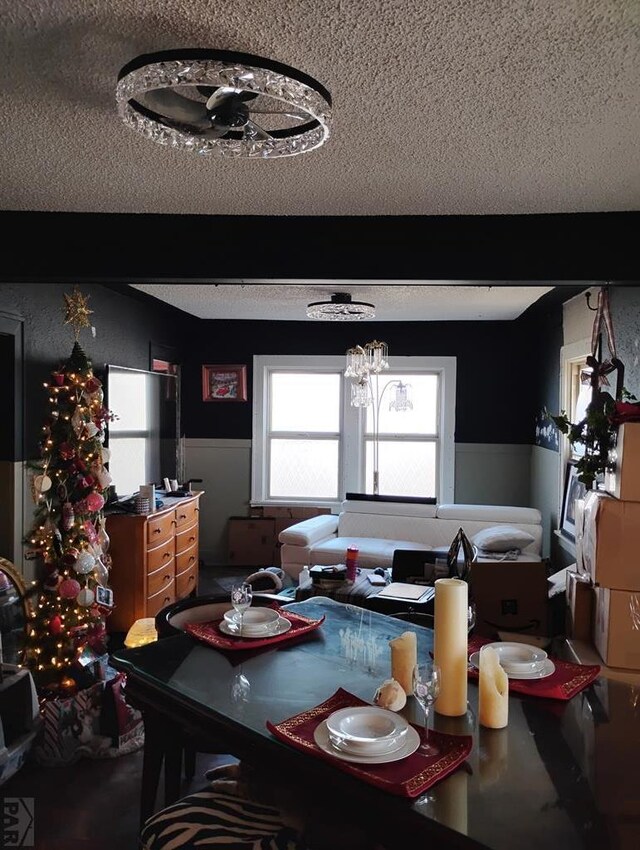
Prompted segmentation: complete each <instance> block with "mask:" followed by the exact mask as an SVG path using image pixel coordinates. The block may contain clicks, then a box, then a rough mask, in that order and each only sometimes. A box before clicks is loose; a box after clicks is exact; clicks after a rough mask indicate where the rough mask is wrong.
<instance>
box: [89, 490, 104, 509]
mask: <svg viewBox="0 0 640 850" xmlns="http://www.w3.org/2000/svg"><path fill="white" fill-rule="evenodd" d="M84 503H85V508H86V510H87V511H88V512H89V513H97V512H98V511H101V510H102V509H103V507H104V497H103V496H101V495H100V493H96V492H95V491H94V492H93V493H89V495H88V496H87V497H86V498H85V500H84Z"/></svg>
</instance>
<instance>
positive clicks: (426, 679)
mask: <svg viewBox="0 0 640 850" xmlns="http://www.w3.org/2000/svg"><path fill="white" fill-rule="evenodd" d="M439 693H440V668H439V667H438V665H437V664H435V663H434V662H433V661H425V662H424V663H423V664H416V667H415V670H414V673H413V695H414V696H415V698H416V699H417V700H418V702H419V703H420V705H421V706H422V708H423V710H424V741H423V743H422V744H421V745H420V747H419V752H421V753H424V754H425V755H429V756H434V755H437V753H438V748H437V747H434V746H433V745H432V744H430V743H429V712H430V709H431V706H432V705H433V703H434V702H435V701H436V699H437V697H438V694H439Z"/></svg>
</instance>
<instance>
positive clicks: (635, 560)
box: [576, 491, 640, 590]
mask: <svg viewBox="0 0 640 850" xmlns="http://www.w3.org/2000/svg"><path fill="white" fill-rule="evenodd" d="M576 530H577V533H578V534H579V535H580V536H581V539H580V547H579V548H580V552H581V564H582V567H583V569H584V570H585V571H586V572H588V574H589V575H590V576H591V580H592V582H593V583H594V584H599V585H602V586H603V587H611V588H614V589H615V590H640V502H622V501H620V500H619V499H614V498H613V497H612V496H609V495H608V494H606V493H599V492H594V491H591V492H590V493H587V495H586V497H585V500H584V520H583V527H582V529H581V530H580V531H578V529H577V527H576ZM576 554H577V553H576Z"/></svg>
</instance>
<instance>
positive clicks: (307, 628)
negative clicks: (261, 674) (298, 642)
mask: <svg viewBox="0 0 640 850" xmlns="http://www.w3.org/2000/svg"><path fill="white" fill-rule="evenodd" d="M278 613H279V614H280V616H281V617H284V618H285V619H287V620H289V621H290V623H291V628H290V629H289V631H288V632H285V633H284V634H282V635H274V636H273V637H266V638H259V639H256V638H253V639H247V638H236V637H229V636H228V635H225V634H224V633H223V632H221V631H220V628H219V626H220V622H221V620H212V621H211V622H209V623H189V624H188V625H187V626H185V629H186V631H187V632H188V633H189V634H190V635H193V637H195V638H198V640H201V641H203V643H208V644H209V646H214V647H215V648H216V649H259V648H260V647H261V646H271V644H274V643H281V642H282V641H285V640H292V639H293V638H297V637H300V636H301V635H304V634H307V632H312V631H313V630H314V629H317V628H318V627H319V626H320V625H322V623H323V622H324V617H320V619H319V620H312V619H311V618H310V617H303V616H302V614H294V613H293V612H292V611H287V610H286V609H284V608H281V609H279V611H278Z"/></svg>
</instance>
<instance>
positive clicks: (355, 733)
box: [315, 705, 420, 764]
mask: <svg viewBox="0 0 640 850" xmlns="http://www.w3.org/2000/svg"><path fill="white" fill-rule="evenodd" d="M315 740H316V743H317V744H318V746H319V747H320V748H321V749H323V750H325V752H328V753H331V755H335V756H336V757H337V758H342V759H344V760H345V761H354V762H362V763H367V762H369V763H372V764H380V763H384V762H391V761H397V760H399V759H401V758H405V756H408V755H411V753H413V752H414V751H415V750H416V749H417V747H418V745H419V743H420V738H419V735H418V733H417V732H416V730H415V729H414V728H413V727H412V726H410V724H409V723H407V721H406V720H405V719H404V718H403V717H400V716H399V715H397V714H395V713H394V712H392V711H388V710H387V709H384V708H378V707H377V706H373V705H365V706H360V707H354V708H342V709H340V710H339V711H334V712H333V714H331V715H329V717H328V718H327V719H326V720H325V721H323V723H321V724H319V726H318V727H317V728H316V733H315Z"/></svg>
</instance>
